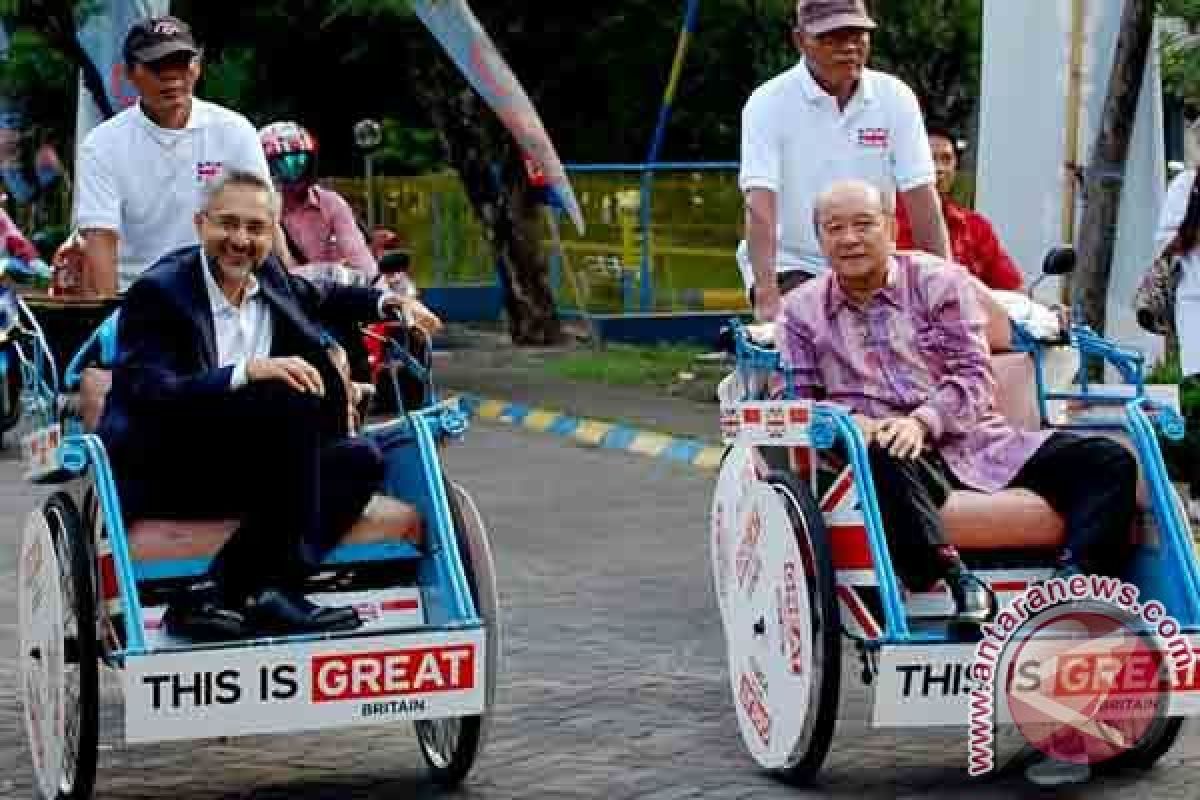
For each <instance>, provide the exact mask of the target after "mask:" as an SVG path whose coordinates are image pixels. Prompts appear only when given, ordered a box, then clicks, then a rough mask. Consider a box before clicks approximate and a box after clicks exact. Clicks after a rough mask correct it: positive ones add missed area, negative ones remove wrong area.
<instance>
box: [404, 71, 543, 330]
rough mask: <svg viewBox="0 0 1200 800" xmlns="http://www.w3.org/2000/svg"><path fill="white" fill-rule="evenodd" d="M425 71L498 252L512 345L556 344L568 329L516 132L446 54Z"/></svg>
mask: <svg viewBox="0 0 1200 800" xmlns="http://www.w3.org/2000/svg"><path fill="white" fill-rule="evenodd" d="M421 72H422V73H423V74H421V75H420V76H419V77H418V80H416V81H414V86H415V87H417V93H418V96H419V98H420V99H421V101H422V103H423V104H424V105H425V106H426V108H427V109H428V110H429V113H430V117H431V119H432V120H433V124H434V127H435V128H436V129H437V131H438V136H439V138H440V139H441V141H442V145H443V147H444V148H445V150H446V154H447V159H448V160H449V162H450V163H451V164H452V165H453V166H454V168H455V170H456V171H457V172H458V174H459V177H460V179H461V180H462V184H463V188H464V189H465V190H466V193H467V197H468V199H469V200H470V202H471V206H472V207H473V208H474V210H475V214H476V215H477V217H478V218H479V221H480V223H481V224H482V226H483V228H484V233H485V236H486V237H487V239H488V244H489V245H490V246H491V248H492V252H493V253H494V255H495V257H496V262H497V265H498V267H499V269H500V272H501V283H502V284H503V290H504V305H505V309H506V311H507V312H508V324H509V333H510V335H511V336H512V340H513V343H514V344H518V345H549V344H557V343H559V342H560V341H562V338H563V332H562V325H561V321H560V320H559V318H558V314H557V312H556V311H555V308H554V294H553V291H552V290H551V288H550V282H549V272H550V269H549V262H548V261H547V259H546V254H545V251H544V249H543V247H542V243H541V239H542V219H541V214H540V210H541V207H540V204H539V202H538V201H539V198H538V194H537V190H535V189H534V188H533V187H531V186H530V184H529V181H528V179H527V177H526V173H525V165H524V162H523V160H522V159H521V156H520V153H519V152H518V149H517V148H516V147H515V145H514V144H513V142H512V137H511V136H510V135H509V133H508V132H507V131H506V130H504V129H503V127H501V126H500V124H499V123H498V122H497V121H496V120H495V119H494V117H493V115H492V112H491V111H490V110H489V109H488V108H487V106H486V105H485V104H484V103H483V101H482V100H481V99H480V98H479V96H478V95H477V94H476V93H475V92H474V90H472V89H470V88H469V87H463V86H462V79H461V78H460V77H459V76H458V74H457V72H454V71H452V69H451V68H450V67H449V66H448V65H447V64H446V63H445V61H444V60H443V59H437V60H436V61H435V62H434V63H429V64H426V65H424V69H422V70H421Z"/></svg>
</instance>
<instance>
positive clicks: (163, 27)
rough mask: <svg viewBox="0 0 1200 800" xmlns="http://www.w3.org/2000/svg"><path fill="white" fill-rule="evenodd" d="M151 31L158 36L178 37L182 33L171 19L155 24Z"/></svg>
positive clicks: (161, 20)
mask: <svg viewBox="0 0 1200 800" xmlns="http://www.w3.org/2000/svg"><path fill="white" fill-rule="evenodd" d="M151 30H152V31H153V32H154V33H155V34H156V35H158V36H178V35H179V34H180V33H181V31H180V30H179V26H178V25H176V24H175V23H174V22H172V21H171V20H169V19H160V20H159V21H157V22H155V23H154V27H153V28H152V29H151Z"/></svg>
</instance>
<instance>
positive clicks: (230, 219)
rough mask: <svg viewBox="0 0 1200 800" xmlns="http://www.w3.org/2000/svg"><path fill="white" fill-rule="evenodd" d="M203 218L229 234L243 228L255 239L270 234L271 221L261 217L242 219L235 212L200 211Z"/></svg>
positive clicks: (231, 234)
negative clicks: (211, 212)
mask: <svg viewBox="0 0 1200 800" xmlns="http://www.w3.org/2000/svg"><path fill="white" fill-rule="evenodd" d="M202 213H203V215H204V218H205V219H207V220H208V221H209V222H211V223H213V224H214V225H216V226H217V227H218V228H220V229H221V230H222V231H224V232H225V233H226V234H228V235H229V236H233V235H234V234H236V233H237V232H238V231H240V230H243V229H245V231H246V235H247V236H251V237H253V238H255V239H258V238H261V237H264V236H270V235H271V233H272V230H271V223H270V222H267V221H265V220H261V219H242V218H241V217H239V216H238V215H237V214H210V213H208V212H207V211H204V212H202Z"/></svg>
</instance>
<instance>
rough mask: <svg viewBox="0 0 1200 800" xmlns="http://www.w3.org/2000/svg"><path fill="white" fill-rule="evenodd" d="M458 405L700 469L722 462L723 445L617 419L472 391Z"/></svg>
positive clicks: (497, 419) (532, 427) (487, 415)
mask: <svg viewBox="0 0 1200 800" xmlns="http://www.w3.org/2000/svg"><path fill="white" fill-rule="evenodd" d="M457 398H458V401H459V408H460V409H462V411H463V412H464V413H466V414H468V415H470V416H472V417H479V418H480V419H486V420H492V421H495V422H506V423H508V424H510V425H514V426H516V427H519V428H525V429H526V430H531V431H537V432H538V433H550V434H555V435H557V436H565V437H568V438H571V439H574V440H576V441H577V442H579V443H581V444H585V445H588V446H589V447H598V448H601V449H604V450H623V451H625V452H629V453H635V454H637V455H642V456H647V457H650V458H663V459H666V460H668V461H674V462H677V463H681V464H688V465H691V466H693V467H698V468H700V469H707V470H715V469H717V468H718V467H719V466H720V465H721V455H722V454H723V453H724V452H725V449H724V448H723V447H716V446H713V445H711V444H708V443H707V442H702V441H699V440H697V439H686V438H681V437H677V436H670V435H667V434H663V433H655V432H653V431H643V430H638V429H636V428H629V427H626V426H624V425H619V424H617V423H615V422H601V421H599V420H594V419H585V418H582V417H573V416H571V415H570V414H565V413H563V412H561V411H550V410H547V409H544V408H535V407H532V406H527V405H523V404H521V403H508V402H504V401H501V400H494V399H491V398H486V397H479V396H477V395H472V394H458V395H457Z"/></svg>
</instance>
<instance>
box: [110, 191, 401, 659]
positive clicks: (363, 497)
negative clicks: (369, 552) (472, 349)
mask: <svg viewBox="0 0 1200 800" xmlns="http://www.w3.org/2000/svg"><path fill="white" fill-rule="evenodd" d="M278 213H279V206H278V197H277V195H276V194H275V193H274V190H273V188H272V187H271V184H270V183H268V182H267V181H266V180H264V179H263V178H261V177H259V176H258V175H257V174H255V173H249V172H238V171H230V172H228V173H226V174H225V175H224V176H222V177H220V178H218V179H217V181H216V182H215V183H214V184H213V185H212V186H211V187H209V190H208V195H207V201H206V202H205V204H204V207H203V209H202V210H201V211H200V212H199V213H197V214H195V215H194V222H193V224H194V225H195V226H196V230H197V233H198V236H199V239H200V242H201V245H200V246H197V247H187V248H183V249H180V250H177V251H175V252H173V253H171V254H170V255H168V256H166V257H165V258H163V259H161V260H160V261H159V262H158V263H157V264H155V265H154V266H152V267H151V268H150V269H148V270H147V271H146V272H145V273H144V274H143V275H142V277H141V278H139V279H138V280H137V281H136V282H135V283H134V284H133V285H132V286H131V287H130V289H129V291H128V292H127V293H126V295H125V298H124V302H123V305H122V307H121V324H120V326H119V333H118V337H119V339H118V350H119V355H118V359H117V363H116V366H115V368H114V372H113V382H112V389H111V391H110V393H109V395H108V400H107V403H106V407H105V411H104V416H103V418H102V420H101V423H100V426H99V431H98V432H99V434H100V436H101V438H102V439H103V441H104V443H105V445H106V447H107V448H108V452H109V454H110V456H111V458H112V462H113V467H114V472H115V474H116V476H117V481H118V486H119V491H120V497H121V501H122V507H123V511H124V513H125V515H126V518H127V519H135V518H139V517H142V518H146V517H152V518H172V517H174V518H210V517H216V518H232V517H236V518H239V519H241V520H242V524H241V527H240V528H239V529H238V530H237V531H236V532H235V533H234V534H233V537H232V538H231V539H230V540H229V541H228V543H227V544H226V545H225V546H224V547H223V548H222V549H221V550H220V552H219V553H218V554H217V556H216V558H215V559H214V562H213V568H212V571H211V574H210V576H209V578H210V579H211V580H210V581H209V582H206V583H205V584H203V585H201V586H198V587H195V590H194V591H193V592H191V593H189V594H188V596H187V597H186V598H185V599H183V600H182V601H179V602H176V603H174V604H172V605H171V607H170V608H169V610H168V613H167V616H166V620H165V621H166V624H167V628H168V630H169V631H171V632H172V633H173V634H176V635H182V636H186V637H189V638H194V639H231V638H239V637H243V636H245V635H250V634H255V633H272V632H279V633H283V632H298V631H334V630H349V629H353V628H355V627H358V626H359V624H360V620H359V618H358V616H357V614H356V612H355V611H354V609H353V608H323V607H318V606H315V605H313V604H311V603H309V602H308V600H307V599H306V598H305V597H304V596H303V594H301V593H300V592H299V589H298V587H299V584H300V581H301V580H302V579H303V578H304V577H305V576H306V575H307V574H308V572H309V571H310V570H312V569H314V568H315V567H316V565H318V564H319V563H320V561H321V559H322V558H323V557H324V555H325V554H326V553H327V552H328V551H329V550H330V549H331V548H332V547H333V546H334V544H336V542H337V541H338V539H339V538H340V537H341V536H343V535H344V534H345V532H346V531H348V530H349V529H350V527H351V526H352V525H353V523H354V522H355V521H356V520H357V519H358V518H359V515H360V514H361V513H362V511H363V509H364V507H365V506H366V504H367V502H368V500H369V499H370V497H371V495H372V494H373V493H374V492H375V491H376V490H377V489H378V487H379V486H380V484H381V482H382V480H383V472H384V464H383V460H382V456H381V455H380V452H379V450H378V449H377V447H376V446H375V445H374V444H372V443H371V442H370V441H369V440H368V439H365V438H354V437H350V436H349V435H348V421H347V410H346V409H347V407H348V400H347V393H346V389H345V386H344V384H343V381H342V380H341V378H340V376H339V375H338V372H337V370H336V367H335V365H334V363H333V362H332V360H331V359H330V357H329V355H328V353H327V351H326V341H325V339H324V337H323V335H322V333H321V330H320V327H319V324H321V323H325V322H328V321H337V322H343V321H352V320H353V321H368V320H379V319H381V318H382V317H383V316H384V315H385V314H389V313H391V312H392V311H393V310H404V307H405V305H406V304H407V302H408V301H407V299H406V298H404V297H402V296H400V295H396V294H390V293H384V292H380V291H377V290H374V289H366V288H356V287H338V286H330V287H327V288H326V289H323V290H322V289H318V288H317V287H315V286H314V285H313V284H311V283H309V282H308V281H306V280H304V279H302V278H299V277H296V276H292V275H289V274H288V273H287V271H286V270H285V269H284V268H283V267H282V265H281V264H280V263H279V261H278V259H277V258H276V257H275V256H273V255H269V252H270V249H271V243H272V239H273V236H274V231H275V227H274V226H275V224H276V221H277V219H278Z"/></svg>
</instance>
